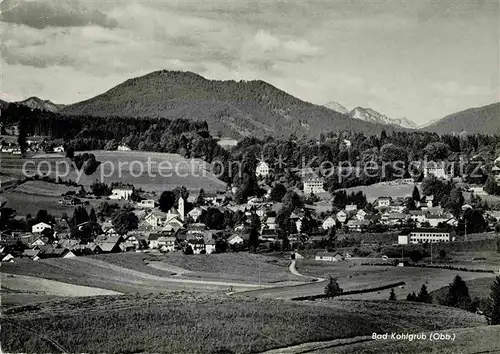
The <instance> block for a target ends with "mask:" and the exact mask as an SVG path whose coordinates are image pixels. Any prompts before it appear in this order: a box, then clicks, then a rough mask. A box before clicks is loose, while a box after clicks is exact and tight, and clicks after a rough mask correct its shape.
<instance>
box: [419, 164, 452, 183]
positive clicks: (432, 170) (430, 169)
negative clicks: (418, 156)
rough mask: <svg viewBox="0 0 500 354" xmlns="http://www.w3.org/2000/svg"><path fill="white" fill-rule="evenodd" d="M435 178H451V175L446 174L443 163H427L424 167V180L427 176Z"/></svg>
mask: <svg viewBox="0 0 500 354" xmlns="http://www.w3.org/2000/svg"><path fill="white" fill-rule="evenodd" d="M431 175H432V176H436V177H437V178H442V179H449V178H452V177H453V173H451V172H448V168H447V166H445V163H444V162H443V161H441V162H436V161H429V162H427V163H425V165H424V178H427V177H429V176H431Z"/></svg>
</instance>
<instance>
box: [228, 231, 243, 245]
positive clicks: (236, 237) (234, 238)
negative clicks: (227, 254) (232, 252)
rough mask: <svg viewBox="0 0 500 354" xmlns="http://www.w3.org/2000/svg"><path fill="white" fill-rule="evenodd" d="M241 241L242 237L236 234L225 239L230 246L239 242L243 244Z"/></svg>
mask: <svg viewBox="0 0 500 354" xmlns="http://www.w3.org/2000/svg"><path fill="white" fill-rule="evenodd" d="M243 241H244V240H243V237H241V236H240V235H238V234H234V235H231V236H229V238H228V239H227V243H229V244H230V245H231V246H233V245H241V244H243Z"/></svg>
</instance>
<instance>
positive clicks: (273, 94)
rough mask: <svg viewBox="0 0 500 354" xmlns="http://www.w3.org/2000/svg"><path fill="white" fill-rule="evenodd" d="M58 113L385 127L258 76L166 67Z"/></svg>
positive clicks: (281, 128) (311, 128)
mask: <svg viewBox="0 0 500 354" xmlns="http://www.w3.org/2000/svg"><path fill="white" fill-rule="evenodd" d="M60 112H61V113H63V114H72V115H85V114H87V115H95V116H108V115H109V116H110V115H114V116H151V117H162V118H189V119H194V120H197V121H200V120H206V121H207V123H208V125H209V127H210V130H211V131H214V132H217V133H222V134H223V135H230V136H233V137H241V136H251V135H255V136H260V137H262V136H265V135H273V136H282V135H290V134H296V135H306V136H319V135H320V134H321V133H324V132H326V131H341V130H358V131H363V132H366V133H379V132H381V131H382V130H384V129H387V127H386V126H383V125H380V124H375V123H370V122H363V121H356V120H353V119H351V118H350V117H348V116H346V115H344V114H341V113H339V112H335V111H333V110H331V109H328V108H325V107H323V106H318V105H315V104H313V103H310V102H306V101H302V100H300V99H299V98H296V97H294V96H292V95H290V94H288V93H286V92H285V91H282V90H280V89H278V88H276V87H275V86H273V85H272V84H270V83H267V82H265V81H262V80H251V81H234V80H225V81H224V80H209V79H206V78H204V77H203V76H201V75H199V74H196V73H192V72H184V71H168V70H161V71H154V72H152V73H149V74H146V75H144V76H140V77H136V78H131V79H128V80H126V81H124V82H122V83H121V84H118V85H116V86H114V87H113V88H111V89H110V90H108V91H106V92H104V93H102V94H100V95H97V96H95V97H93V98H90V99H88V100H85V101H81V102H77V103H75V104H71V105H67V106H65V107H64V108H62V109H61V111H60ZM391 129H393V128H391ZM395 129H397V128H395Z"/></svg>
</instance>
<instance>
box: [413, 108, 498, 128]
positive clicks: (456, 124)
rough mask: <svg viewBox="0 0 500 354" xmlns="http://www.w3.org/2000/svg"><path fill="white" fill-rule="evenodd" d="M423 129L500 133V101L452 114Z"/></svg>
mask: <svg viewBox="0 0 500 354" xmlns="http://www.w3.org/2000/svg"><path fill="white" fill-rule="evenodd" d="M422 129H423V130H427V131H431V132H435V133H438V134H444V133H463V132H466V133H484V134H500V102H497V103H492V104H489V105H487V106H483V107H477V108H469V109H466V110H464V111H460V112H457V113H453V114H450V115H448V116H446V117H444V118H442V119H439V120H437V121H433V122H431V123H430V124H429V125H427V126H425V127H422Z"/></svg>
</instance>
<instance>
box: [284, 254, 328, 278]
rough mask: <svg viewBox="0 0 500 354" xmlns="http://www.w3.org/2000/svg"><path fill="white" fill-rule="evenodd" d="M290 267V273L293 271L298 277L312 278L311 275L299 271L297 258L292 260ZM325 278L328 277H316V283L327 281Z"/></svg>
mask: <svg viewBox="0 0 500 354" xmlns="http://www.w3.org/2000/svg"><path fill="white" fill-rule="evenodd" d="M288 269H289V270H290V273H292V274H293V275H296V276H298V277H303V278H309V279H311V278H312V277H310V276H307V275H303V274H301V273H299V271H298V270H297V267H296V261H295V259H294V260H292V262H290V265H289V266H288ZM325 280H326V279H324V278H316V283H320V282H322V281H325Z"/></svg>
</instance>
